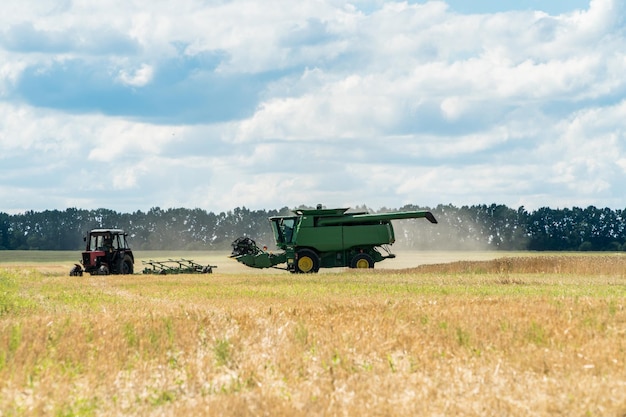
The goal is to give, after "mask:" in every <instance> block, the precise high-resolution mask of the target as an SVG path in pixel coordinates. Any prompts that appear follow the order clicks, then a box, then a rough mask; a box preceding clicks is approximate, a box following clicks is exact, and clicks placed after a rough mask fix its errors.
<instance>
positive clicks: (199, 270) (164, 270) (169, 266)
mask: <svg viewBox="0 0 626 417" xmlns="http://www.w3.org/2000/svg"><path fill="white" fill-rule="evenodd" d="M142 263H143V264H144V265H148V266H146V267H145V268H144V269H143V273H144V274H157V275H168V274H212V273H213V268H217V266H215V265H206V266H205V265H201V264H199V263H197V262H194V261H192V260H189V259H168V260H167V261H153V260H149V261H142Z"/></svg>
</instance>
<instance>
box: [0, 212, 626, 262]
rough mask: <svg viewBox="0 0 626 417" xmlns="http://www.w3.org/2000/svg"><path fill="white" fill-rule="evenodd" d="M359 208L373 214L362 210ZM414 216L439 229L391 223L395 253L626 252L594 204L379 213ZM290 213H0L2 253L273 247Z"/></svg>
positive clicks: (620, 215)
mask: <svg viewBox="0 0 626 417" xmlns="http://www.w3.org/2000/svg"><path fill="white" fill-rule="evenodd" d="M298 208H305V207H304V206H301V207H298ZM355 209H359V210H367V211H370V212H374V211H373V210H369V209H367V207H365V206H362V207H356V208H355ZM294 210H295V209H294ZM409 210H430V211H432V212H433V214H434V215H435V217H436V218H437V220H438V222H439V223H438V224H436V225H434V224H430V223H429V222H428V221H426V220H424V219H410V220H398V221H393V224H394V230H395V234H396V244H395V245H394V248H396V249H420V250H428V249H434V250H473V249H481V250H535V251H592V250H593V251H626V221H625V216H626V210H613V209H609V208H596V207H594V206H589V207H587V208H578V207H574V208H563V209H552V208H547V207H543V208H540V209H538V210H535V211H527V210H526V209H525V208H524V207H523V206H522V207H519V208H517V209H513V208H509V207H507V206H505V205H498V204H491V205H473V206H462V207H455V206H453V205H438V206H437V207H434V208H428V207H419V206H415V205H406V206H403V207H400V208H399V209H387V208H382V209H380V210H378V212H393V211H409ZM292 212H293V211H292V210H290V209H289V208H287V207H283V208H281V209H278V210H249V209H247V208H245V207H241V208H240V207H237V208H235V209H234V210H232V211H227V212H221V213H219V214H215V213H212V212H207V211H205V210H202V209H186V208H170V209H166V210H163V209H161V208H159V207H154V208H151V209H150V210H148V211H146V212H143V211H135V212H134V213H119V212H116V211H113V210H108V209H97V210H84V209H77V208H68V209H66V210H64V211H59V210H45V211H41V212H35V211H27V212H25V213H21V214H12V215H10V214H7V213H2V212H0V250H82V249H83V248H84V245H85V244H84V241H83V237H84V236H85V235H86V234H87V232H88V231H89V230H91V229H95V228H120V229H124V230H125V231H126V232H128V234H129V241H130V242H131V245H132V248H133V249H135V250H225V249H230V244H231V242H232V241H233V240H235V239H236V238H238V237H240V236H248V237H251V238H252V239H254V240H255V241H256V242H257V243H258V244H259V245H260V246H262V245H267V246H268V247H270V248H271V247H273V242H274V240H273V236H272V231H271V228H270V224H269V221H268V217H270V216H278V215H289V214H290V213H292Z"/></svg>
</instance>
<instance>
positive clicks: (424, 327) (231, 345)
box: [0, 256, 626, 417]
mask: <svg viewBox="0 0 626 417" xmlns="http://www.w3.org/2000/svg"><path fill="white" fill-rule="evenodd" d="M623 262H624V261H623V259H622V257H619V256H592V257H589V256H558V257H524V258H519V259H517V258H505V259H499V260H494V261H477V262H471V263H470V262H457V263H451V264H439V265H432V266H423V267H418V268H409V269H401V270H385V271H382V270H377V271H365V272H355V271H339V272H338V273H332V274H319V275H306V276H301V275H291V274H288V273H286V272H280V271H278V272H274V273H271V274H268V273H259V274H257V273H255V272H254V270H249V271H250V272H248V273H246V274H243V273H236V274H232V273H231V274H224V273H220V269H219V268H218V270H217V272H216V273H214V274H212V275H178V276H150V275H134V276H132V277H121V276H109V277H88V276H86V277H83V278H77V277H68V276H66V275H67V271H65V269H67V268H64V270H63V273H62V274H61V272H59V273H57V272H55V270H54V268H52V267H51V265H48V264H42V265H40V267H37V266H36V265H35V266H33V265H34V264H29V267H28V268H27V269H24V268H20V267H18V266H17V265H15V264H10V265H4V266H2V265H0V415H1V416H14V415H15V416H21V415H55V416H56V415H58V416H92V415H93V416H96V415H233V416H239V415H241V416H246V415H254V416H256V415H267V416H291V415H325V416H326V415H333V416H335V415H373V416H377V415H407V416H408V415H411V416H413V415H424V416H444V415H462V416H512V415H515V416H544V415H567V416H617V417H621V416H624V415H626V376H625V374H624V369H625V365H626V337H625V336H626V311H625V309H624V304H625V298H624V295H625V294H626V292H625V289H626V286H625V284H626V278H625V277H624V270H625V269H624V263H623ZM590 264H593V265H595V266H593V267H590V266H589V265H590ZM51 268H52V269H51Z"/></svg>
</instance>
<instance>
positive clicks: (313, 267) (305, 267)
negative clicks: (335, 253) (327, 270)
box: [296, 249, 320, 274]
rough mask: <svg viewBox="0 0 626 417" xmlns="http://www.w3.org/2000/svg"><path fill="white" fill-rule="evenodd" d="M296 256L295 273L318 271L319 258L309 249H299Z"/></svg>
mask: <svg viewBox="0 0 626 417" xmlns="http://www.w3.org/2000/svg"><path fill="white" fill-rule="evenodd" d="M296 255H297V256H296V272H297V273H299V274H308V273H312V272H317V271H319V270H320V257H319V256H317V253H315V252H314V251H312V250H311V249H300V250H299V251H298V252H297V253H296Z"/></svg>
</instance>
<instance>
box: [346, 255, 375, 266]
mask: <svg viewBox="0 0 626 417" xmlns="http://www.w3.org/2000/svg"><path fill="white" fill-rule="evenodd" d="M350 268H359V269H361V268H374V260H373V259H372V257H371V256H369V255H368V254H367V253H359V254H357V255H356V256H355V257H354V258H352V260H351V261H350Z"/></svg>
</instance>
